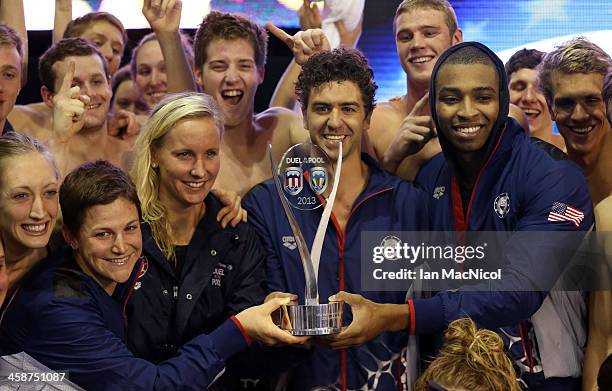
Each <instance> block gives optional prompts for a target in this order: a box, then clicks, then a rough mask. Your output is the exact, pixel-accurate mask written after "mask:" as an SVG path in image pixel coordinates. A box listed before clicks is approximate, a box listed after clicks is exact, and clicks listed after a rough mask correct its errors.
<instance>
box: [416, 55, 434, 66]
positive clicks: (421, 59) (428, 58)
mask: <svg viewBox="0 0 612 391" xmlns="http://www.w3.org/2000/svg"><path fill="white" fill-rule="evenodd" d="M432 58H433V56H422V57H415V58H411V59H410V62H412V63H416V64H421V63H424V62H428V61H431V59H432Z"/></svg>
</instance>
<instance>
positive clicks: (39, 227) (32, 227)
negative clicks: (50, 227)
mask: <svg viewBox="0 0 612 391" xmlns="http://www.w3.org/2000/svg"><path fill="white" fill-rule="evenodd" d="M21 227H22V228H23V229H24V230H26V231H27V232H31V233H41V232H43V231H44V230H45V228H47V224H46V223H45V224H22V225H21Z"/></svg>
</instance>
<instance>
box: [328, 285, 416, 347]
mask: <svg viewBox="0 0 612 391" xmlns="http://www.w3.org/2000/svg"><path fill="white" fill-rule="evenodd" d="M329 301H344V302H345V303H347V304H348V305H350V306H351V311H352V312H353V321H352V322H351V324H350V325H348V327H347V328H345V329H344V330H342V332H340V333H338V334H335V335H330V336H328V337H325V338H324V339H321V340H319V341H318V342H320V343H324V344H325V345H327V346H329V347H330V348H332V349H345V348H349V347H351V346H356V345H361V344H364V343H366V342H368V341H370V340H372V339H373V338H376V337H377V336H378V335H380V334H381V333H383V332H385V331H399V330H405V329H406V328H407V326H408V311H409V309H408V305H407V304H381V303H375V302H373V301H371V300H368V299H366V298H365V297H363V296H361V295H357V294H353V293H347V292H338V293H337V294H335V295H333V296H331V297H330V298H329Z"/></svg>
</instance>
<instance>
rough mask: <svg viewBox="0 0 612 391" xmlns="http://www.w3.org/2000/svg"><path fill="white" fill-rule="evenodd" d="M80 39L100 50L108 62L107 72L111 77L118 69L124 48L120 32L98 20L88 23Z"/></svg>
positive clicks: (105, 22)
mask: <svg viewBox="0 0 612 391" xmlns="http://www.w3.org/2000/svg"><path fill="white" fill-rule="evenodd" d="M80 38H83V39H85V40H87V41H90V42H91V43H93V44H94V45H95V46H96V47H97V48H98V49H99V50H100V52H101V53H102V55H103V56H104V58H106V61H107V62H108V71H109V73H110V75H111V76H113V75H114V74H115V72H117V69H119V65H120V64H121V56H123V49H124V48H125V42H123V35H122V34H121V31H120V30H119V29H118V28H117V27H115V26H114V25H113V24H111V23H109V22H107V21H105V20H99V21H95V22H92V23H90V24H89V26H87V28H86V29H85V31H84V32H83V34H82V35H81V36H80Z"/></svg>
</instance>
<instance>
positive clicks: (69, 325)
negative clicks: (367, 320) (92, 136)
mask: <svg viewBox="0 0 612 391" xmlns="http://www.w3.org/2000/svg"><path fill="white" fill-rule="evenodd" d="M60 204H61V206H62V211H63V216H64V227H63V234H64V238H65V239H66V241H67V242H68V244H69V246H67V247H66V248H64V249H62V250H61V251H58V252H57V253H55V254H54V255H52V256H51V257H50V258H49V259H48V260H47V261H45V262H44V263H42V264H41V265H40V266H39V267H37V268H36V269H35V270H33V271H32V272H31V273H29V274H28V276H27V277H26V278H24V280H23V282H22V284H21V289H20V290H19V292H17V294H16V295H15V297H14V298H13V300H12V301H11V302H10V303H9V305H8V306H7V308H6V311H5V313H4V317H3V319H2V323H1V325H0V346H1V348H0V353H2V354H13V353H17V352H20V351H24V352H25V353H27V354H29V355H30V356H32V357H33V358H34V359H36V360H38V361H40V362H41V363H42V364H44V365H45V366H47V367H49V368H50V369H53V370H58V371H66V372H67V373H68V376H69V377H70V380H71V381H73V382H74V383H76V384H77V385H79V386H81V387H84V388H85V389H88V390H89V389H91V390H93V389H104V390H108V389H113V390H132V389H139V390H153V389H173V390H180V389H205V388H207V387H208V386H209V385H210V384H211V383H212V382H214V381H215V380H216V378H217V377H218V376H219V375H220V373H222V372H223V369H224V366H225V361H226V360H227V359H228V358H230V357H231V356H233V355H234V354H235V353H237V352H239V351H240V350H242V349H243V348H245V347H246V346H247V345H249V344H250V343H251V338H253V339H257V340H259V341H262V342H264V343H267V344H275V343H295V342H300V341H301V340H300V339H298V338H296V337H293V336H291V335H289V334H288V333H286V332H283V331H281V330H280V329H279V328H278V327H276V326H275V325H274V324H273V323H272V320H271V318H270V314H271V313H272V312H273V311H274V310H276V309H277V308H278V307H279V306H280V305H282V304H286V303H287V302H288V299H274V300H271V301H270V302H268V303H266V304H264V305H262V306H258V307H253V308H249V309H247V310H244V311H242V312H240V313H239V314H237V315H236V316H233V317H231V318H230V319H228V320H226V321H225V322H224V323H222V324H221V325H220V326H219V327H217V328H216V329H215V330H213V331H212V332H210V333H209V334H208V335H205V334H201V335H198V336H197V337H195V338H193V339H192V340H191V341H189V342H187V343H186V344H185V345H184V346H183V348H181V349H180V350H179V352H178V353H179V354H178V356H177V357H174V358H172V359H169V360H166V361H163V362H160V363H159V364H157V365H156V364H152V363H150V362H147V361H145V360H142V359H138V358H135V357H134V356H133V355H132V353H131V352H130V351H129V350H128V349H127V347H126V346H125V344H124V342H123V339H124V326H125V324H124V322H125V318H124V316H123V313H122V310H121V309H122V308H121V305H120V304H119V303H117V301H116V300H119V302H120V303H121V299H125V297H123V298H122V297H117V296H119V295H118V292H116V288H117V284H121V283H128V286H129V280H130V279H132V281H133V279H134V278H136V277H137V276H139V275H141V274H142V273H143V271H144V269H143V264H142V263H138V260H139V258H140V255H141V250H142V237H141V234H140V223H139V221H140V203H139V200H138V196H137V194H136V189H135V188H134V185H133V184H132V182H131V180H130V179H129V177H128V176H127V175H126V174H125V173H124V172H122V171H121V170H120V169H119V168H117V167H114V166H113V165H111V164H110V163H108V162H104V161H98V162H94V163H86V164H84V165H82V166H80V167H78V168H77V169H76V170H74V171H73V172H71V173H70V174H69V175H68V176H67V177H66V179H65V180H64V183H63V184H62V187H61V189H60ZM132 289H136V288H132ZM132 289H130V290H127V295H128V296H129V294H131V293H132V292H133V290H132ZM113 294H115V298H113V297H112V295H113Z"/></svg>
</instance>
